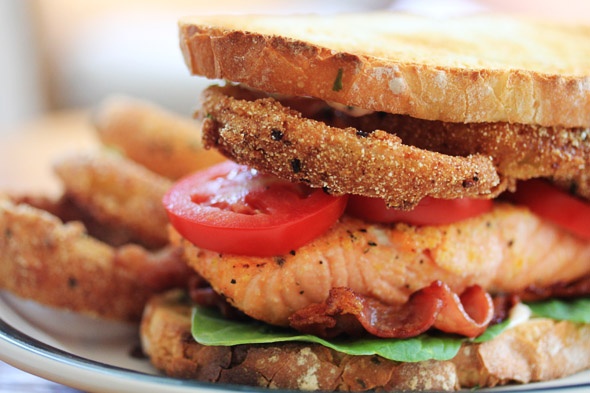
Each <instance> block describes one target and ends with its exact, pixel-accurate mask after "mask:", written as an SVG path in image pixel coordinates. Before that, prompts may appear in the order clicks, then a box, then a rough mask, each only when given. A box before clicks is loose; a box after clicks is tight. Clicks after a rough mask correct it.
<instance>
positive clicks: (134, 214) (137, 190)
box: [54, 151, 172, 248]
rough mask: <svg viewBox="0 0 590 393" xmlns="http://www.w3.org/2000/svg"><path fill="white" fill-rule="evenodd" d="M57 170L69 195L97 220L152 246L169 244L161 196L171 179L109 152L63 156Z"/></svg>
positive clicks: (56, 165)
mask: <svg viewBox="0 0 590 393" xmlns="http://www.w3.org/2000/svg"><path fill="white" fill-rule="evenodd" d="M54 169H55V172H56V174H57V175H58V176H59V178H60V180H61V181H62V183H63V185H64V188H65V193H66V195H67V196H68V197H70V198H72V200H73V201H74V202H75V203H76V204H78V205H79V206H83V207H84V209H85V210H86V211H88V212H89V213H90V214H91V215H92V216H93V217H95V218H96V220H97V221H99V222H103V223H108V224H109V225H114V226H121V227H123V228H126V229H128V230H129V231H131V232H132V233H133V234H135V235H136V237H138V238H141V239H142V240H143V241H142V244H148V245H150V247H151V248H157V247H161V246H164V245H165V244H167V243H168V232H167V229H166V228H167V225H168V218H167V216H166V211H165V210H164V207H163V206H162V197H163V196H164V194H165V193H166V191H167V190H168V188H170V186H171V185H172V181H170V180H169V179H167V178H165V177H163V176H160V175H157V174H155V173H153V172H151V171H150V170H148V169H146V168H144V167H143V166H141V165H139V164H136V163H135V162H133V161H131V160H129V159H127V158H125V157H123V156H121V155H119V154H115V153H112V152H108V151H98V152H91V153H88V154H85V153H79V154H74V155H70V156H67V157H63V158H62V159H61V160H60V161H59V162H57V163H56V164H55V166H54Z"/></svg>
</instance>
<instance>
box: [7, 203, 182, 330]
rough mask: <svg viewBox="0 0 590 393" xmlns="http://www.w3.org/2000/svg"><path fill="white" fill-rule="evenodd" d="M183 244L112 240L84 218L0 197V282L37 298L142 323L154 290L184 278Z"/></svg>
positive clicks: (104, 315)
mask: <svg viewBox="0 0 590 393" xmlns="http://www.w3.org/2000/svg"><path fill="white" fill-rule="evenodd" d="M189 277H190V274H189V271H188V269H187V267H186V263H185V261H184V259H183V258H182V252H181V250H180V249H179V248H177V247H173V246H167V247H165V248H162V249H160V250H158V251H154V252H151V251H148V250H146V249H144V248H142V247H140V246H138V245H135V244H128V245H124V246H121V247H111V246H110V245H108V244H106V243H103V242H101V241H99V240H97V239H95V238H93V237H91V236H88V234H87V232H86V229H85V227H84V225H83V224H82V223H80V222H76V221H72V222H69V223H65V224H64V223H63V222H62V221H61V220H59V219H58V218H57V217H56V216H54V215H52V214H50V213H48V212H46V211H43V210H40V209H37V208H34V207H32V206H29V205H26V204H18V205H17V204H14V203H12V202H11V201H9V200H8V199H7V198H0V288H3V289H6V290H9V291H11V292H12V293H14V294H16V295H18V296H21V297H24V298H27V299H31V300H35V301H37V302H39V303H42V304H45V305H49V306H53V307H58V308H63V309H68V310H71V311H76V312H81V313H84V314H87V315H91V316H96V317H102V318H106V319H113V320H120V321H130V322H137V321H139V319H140V318H141V314H142V311H143V306H144V304H145V303H146V302H147V300H148V299H149V298H150V297H151V296H152V295H153V294H155V293H157V292H159V291H162V290H165V289H167V288H174V287H178V286H184V285H186V281H188V278H189Z"/></svg>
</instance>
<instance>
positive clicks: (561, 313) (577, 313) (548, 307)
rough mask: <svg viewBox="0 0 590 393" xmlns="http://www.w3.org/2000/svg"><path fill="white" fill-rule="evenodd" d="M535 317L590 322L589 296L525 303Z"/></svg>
mask: <svg viewBox="0 0 590 393" xmlns="http://www.w3.org/2000/svg"><path fill="white" fill-rule="evenodd" d="M527 305H528V306H529V307H530V308H531V310H532V312H533V315H534V316H536V317H543V318H551V319H557V320H559V321H571V322H579V323H590V298H580V299H575V300H571V301H566V300H558V299H552V300H547V301H543V302H534V303H528V304H527Z"/></svg>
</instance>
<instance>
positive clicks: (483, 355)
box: [141, 291, 590, 391]
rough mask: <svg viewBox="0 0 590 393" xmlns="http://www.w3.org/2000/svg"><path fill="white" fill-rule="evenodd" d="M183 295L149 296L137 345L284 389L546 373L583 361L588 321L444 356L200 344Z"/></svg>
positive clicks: (533, 330) (194, 371) (585, 364)
mask: <svg viewBox="0 0 590 393" xmlns="http://www.w3.org/2000/svg"><path fill="white" fill-rule="evenodd" d="M183 298H185V296H184V294H183V293H182V292H181V291H172V292H168V293H165V294H162V295H157V296H154V297H153V298H152V299H151V300H150V301H149V302H148V304H147V306H146V308H145V312H144V316H143V320H142V323H141V340H142V346H143V350H144V352H145V353H146V355H148V357H149V358H150V361H151V362H152V364H153V365H154V366H155V367H156V368H157V369H159V370H160V371H162V372H163V373H164V374H166V375H168V376H171V377H175V378H183V379H194V380H199V381H206V382H215V383H222V384H238V385H250V386H260V387H268V388H276V389H290V390H291V389H293V390H322V391H364V390H385V391H397V390H456V389H460V388H470V387H491V386H496V385H501V384H507V383H529V382H534V381H546V380H552V379H557V378H561V377H564V376H566V375H569V374H573V373H576V372H578V371H580V370H584V369H586V368H589V367H590V325H588V324H576V323H571V322H557V321H553V320H549V319H531V320H528V321H527V322H525V323H522V324H520V325H518V326H516V327H514V328H512V329H509V330H507V331H505V332H503V333H502V334H501V335H499V336H498V337H496V338H495V339H494V340H492V341H488V342H485V343H478V344H475V343H471V344H465V345H463V347H462V348H461V350H460V351H459V353H458V355H457V356H456V357H455V358H453V359H451V360H447V361H436V360H430V361H424V362H417V363H402V362H394V361H390V360H387V359H384V358H382V357H379V356H376V355H375V356H350V355H346V354H342V353H339V352H336V351H334V350H331V349H328V348H326V347H323V346H320V345H317V344H308V343H288V344H285V343H279V344H265V345H238V346H235V347H221V346H205V345H201V344H199V343H197V342H196V341H195V340H194V339H193V338H192V335H191V332H190V326H191V320H190V315H191V308H190V304H187V303H185V302H183V300H182V299H183Z"/></svg>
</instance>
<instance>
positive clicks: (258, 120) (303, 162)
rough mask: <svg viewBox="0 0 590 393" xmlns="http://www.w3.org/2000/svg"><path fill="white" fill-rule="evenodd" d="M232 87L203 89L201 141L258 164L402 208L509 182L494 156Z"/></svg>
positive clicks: (485, 192) (478, 193)
mask: <svg viewBox="0 0 590 393" xmlns="http://www.w3.org/2000/svg"><path fill="white" fill-rule="evenodd" d="M230 91H231V88H230V89H224V88H220V87H216V86H214V87H210V88H208V89H207V90H206V91H205V92H204V94H203V113H204V121H203V135H204V142H205V145H206V146H207V147H216V148H218V149H219V150H220V151H221V152H222V153H223V154H225V155H226V156H228V157H230V158H232V159H235V160H236V161H238V162H240V163H243V164H247V165H249V166H251V167H253V168H255V169H258V170H261V171H264V172H269V173H274V174H275V175H277V176H279V177H282V178H285V179H288V180H291V181H297V182H304V183H307V184H309V185H310V186H312V187H318V188H320V187H321V188H324V189H326V190H327V191H328V192H330V193H333V194H359V195H365V196H370V197H378V198H383V199H385V201H386V202H387V204H388V205H390V206H392V207H396V208H401V209H409V208H411V207H412V206H414V205H415V204H417V203H418V202H419V201H420V200H421V199H422V198H423V197H425V196H433V197H436V198H447V199H454V198H461V197H493V196H495V195H497V193H498V192H499V191H500V190H501V189H502V188H503V186H504V185H503V183H502V182H501V179H500V177H499V176H498V174H497V172H496V169H495V167H494V164H493V162H492V160H491V159H490V158H489V157H485V156H482V155H470V156H467V157H456V156H449V155H445V154H441V153H435V152H431V151H427V150H422V149H419V148H416V147H413V146H408V145H404V144H402V142H401V139H400V138H399V137H396V136H394V135H391V134H388V133H387V132H385V131H379V130H378V131H375V132H372V133H370V134H368V133H364V132H362V131H360V130H358V129H355V128H352V127H347V128H337V127H330V126H328V125H326V124H325V123H323V122H320V121H316V120H312V119H307V118H303V117H302V116H301V113H300V112H297V111H295V110H293V109H290V108H287V107H284V106H283V105H281V104H280V103H279V102H277V101H276V100H274V99H272V98H264V99H259V100H255V101H248V100H239V99H236V98H234V97H232V96H230V95H228V94H227V93H228V92H230Z"/></svg>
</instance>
